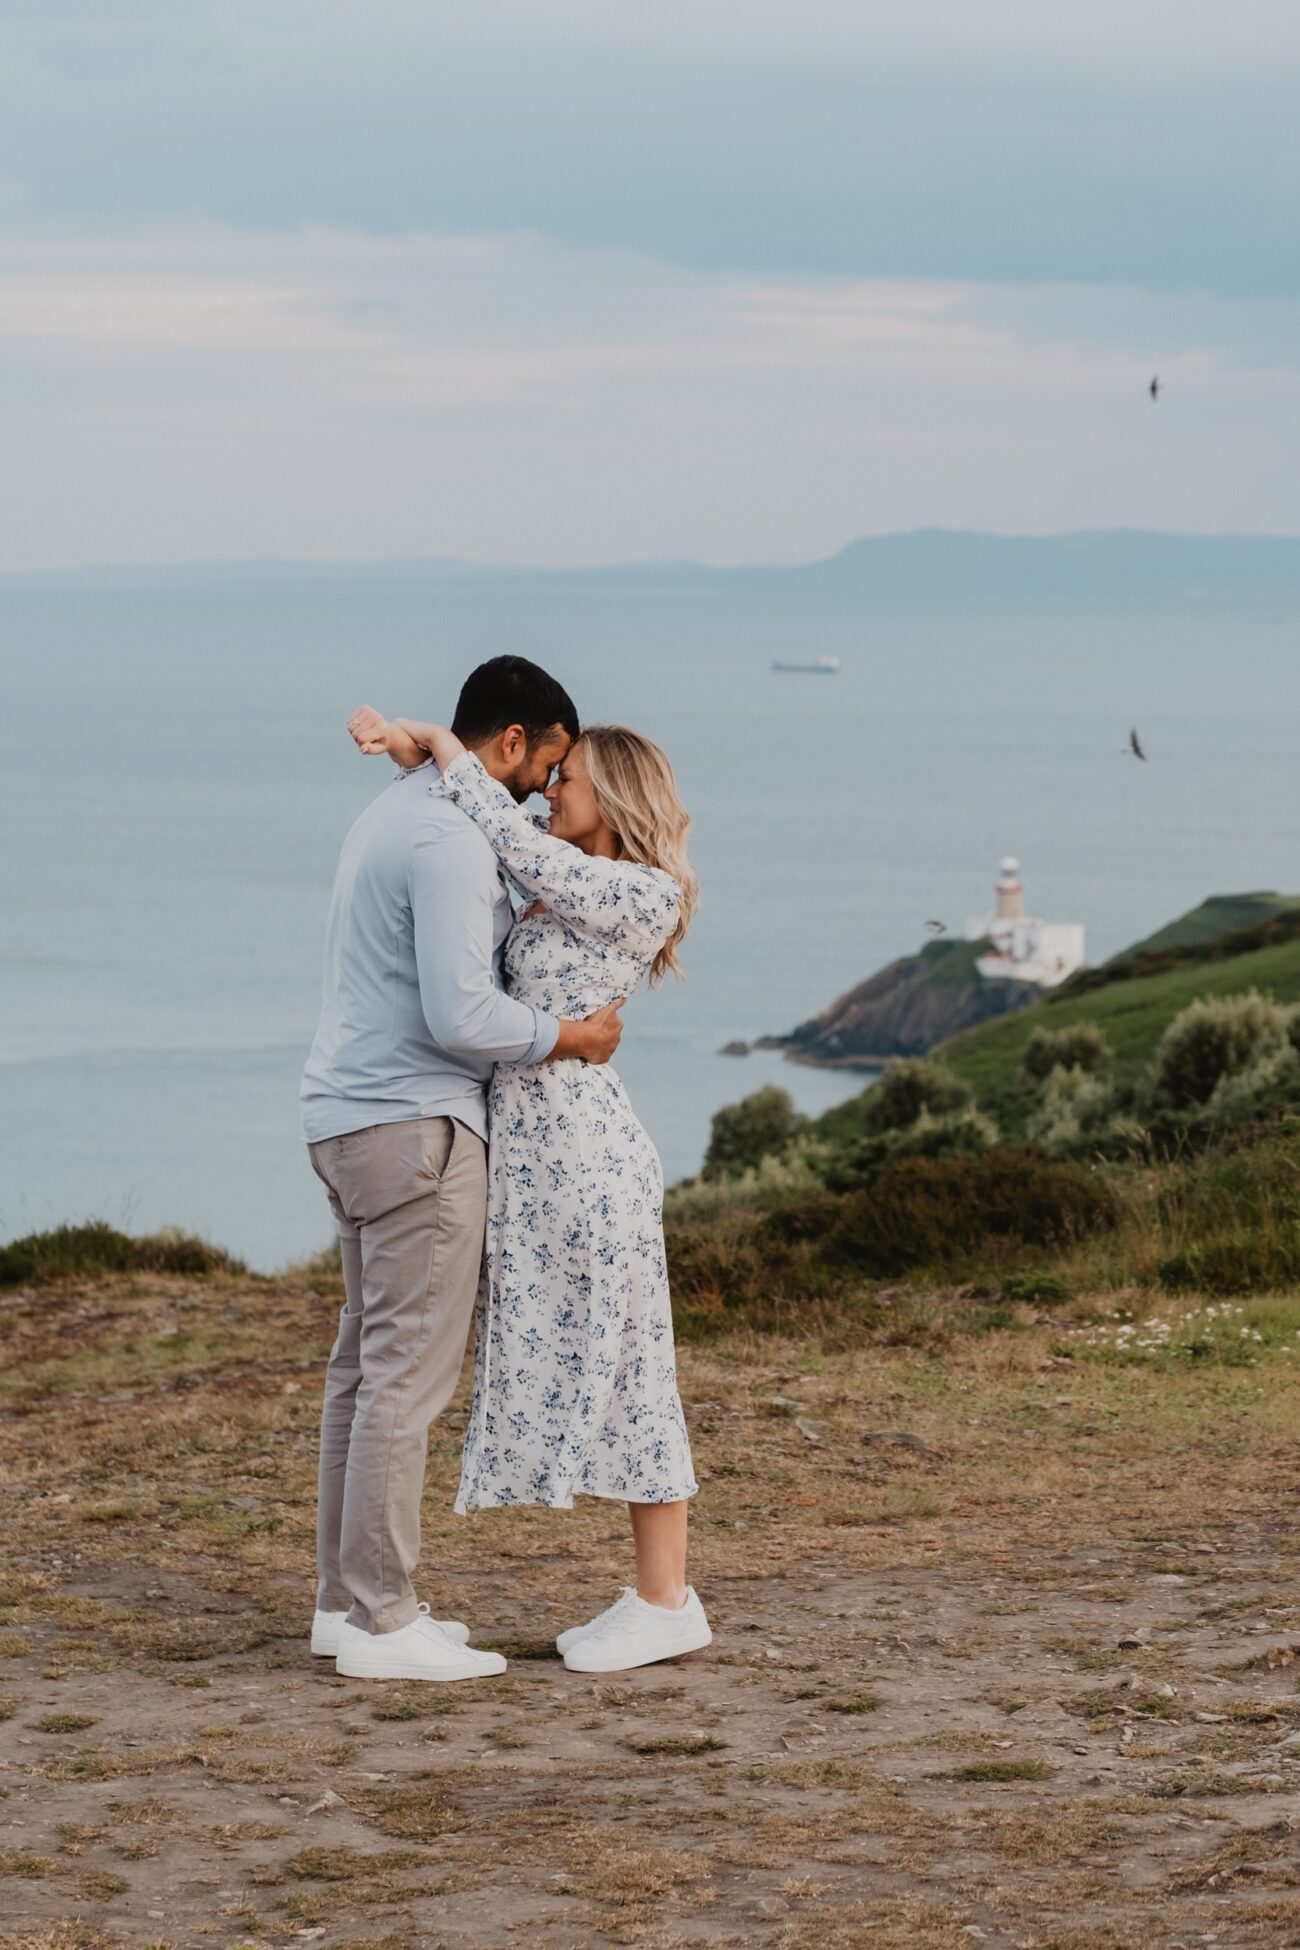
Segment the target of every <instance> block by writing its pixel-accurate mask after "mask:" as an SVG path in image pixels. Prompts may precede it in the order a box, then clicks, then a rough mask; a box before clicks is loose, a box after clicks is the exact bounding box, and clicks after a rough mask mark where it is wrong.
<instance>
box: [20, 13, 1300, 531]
mask: <svg viewBox="0 0 1300 1950" xmlns="http://www.w3.org/2000/svg"><path fill="white" fill-rule="evenodd" d="M1298 108H1300V8H1297V7H1296V6H1295V4H1294V0H1234V4H1233V5H1231V6H1229V5H1227V4H1226V0H1144V4H1143V5H1142V6H1141V7H1134V6H1133V5H1132V0H1125V4H1119V0H1090V4H1089V6H1088V7H1086V8H1083V7H1080V6H1079V5H1078V4H1077V0H1071V3H1070V4H1068V5H1066V4H1060V3H1059V0H1036V4H1030V3H1029V0H891V4H888V5H881V4H875V5H872V4H866V3H864V0H856V3H855V4H847V3H846V0H797V4H796V0H746V4H745V5H743V6H740V5H736V4H733V3H732V0H710V4H709V5H708V6H707V7H703V8H702V7H700V6H699V4H698V0H694V4H691V5H687V4H685V3H684V0H656V4H655V5H654V6H653V7H649V6H640V7H638V6H632V5H628V4H626V0H625V3H624V4H610V0H553V3H548V0H473V4H438V0H364V3H363V0H330V4H329V5H328V6H321V5H320V4H319V0H310V4H308V0H202V4H200V3H199V0H134V3H133V0H41V4H40V5H39V6H37V5H35V4H32V3H31V0H0V569H35V568H46V567H63V566H73V565H78V564H82V563H98V562H162V561H196V560H207V559H217V560H221V559H231V558H240V557H249V556H253V557H259V558H265V557H273V556H296V557H306V558H321V559H337V558H345V559H358V558H369V557H384V556H407V555H439V556H460V557H465V558H468V559H472V560H477V561H494V560H497V561H533V562H547V563H581V562H599V561H610V560H630V559H642V558H665V557H691V558H694V559H697V560H704V561H717V562H724V561H733V562H742V561H774V560H775V561H793V560H804V559H808V558H810V557H815V556H819V555H825V554H829V553H831V552H832V551H833V550H835V549H836V548H838V547H840V546H842V545H843V544H844V543H845V542H847V541H849V540H850V539H852V538H853V537H855V536H857V535H861V534H872V533H881V532H889V531H893V530H898V529H906V528H913V527H920V526H944V527H964V528H980V529H989V530H994V531H997V532H1002V533H1041V532H1046V531H1052V530H1058V529H1068V528H1080V527H1117V526H1140V527H1158V528H1173V529H1183V530H1192V531H1209V532H1221V531H1262V532H1269V533H1294V532H1298V531H1300V469H1297V468H1296V466H1295V464H1294V455H1295V453H1296V451H1297V446H1298V436H1300V329H1298V328H1300V229H1298V227H1297V225H1296V223H1295V221H1294V214H1293V213H1294V210H1295V208H1296V207H1297V205H1298V204H1300V114H1298V113H1297V109H1298ZM1157 371H1158V372H1159V373H1160V375H1161V379H1162V382H1163V384H1164V388H1165V390H1164V393H1163V395H1162V397H1161V399H1160V401H1159V402H1158V403H1157V404H1154V405H1153V403H1152V402H1151V400H1150V399H1149V397H1148V395H1147V392H1146V387H1147V383H1148V381H1149V379H1150V377H1151V375H1152V373H1153V372H1157Z"/></svg>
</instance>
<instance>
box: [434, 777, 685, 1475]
mask: <svg viewBox="0 0 1300 1950" xmlns="http://www.w3.org/2000/svg"><path fill="white" fill-rule="evenodd" d="M431 790H435V791H436V790H443V791H445V792H446V793H447V794H448V796H449V797H450V798H452V799H453V800H454V801H455V803H456V804H457V805H458V806H459V807H460V808H461V810H462V811H463V812H464V813H466V814H468V816H469V818H471V819H472V820H473V821H474V823H475V825H476V826H477V827H478V828H479V830H480V831H481V832H482V833H483V834H484V835H485V836H486V838H487V839H488V840H489V841H490V842H491V845H492V846H493V848H494V850H495V851H496V854H497V856H498V858H499V859H500V861H501V863H502V865H503V867H504V868H505V871H506V872H507V874H509V876H510V878H511V879H512V880H513V881H514V882H515V883H516V885H517V886H518V887H519V888H520V889H521V890H522V891H523V892H524V893H525V894H526V895H527V896H528V897H529V899H530V900H540V901H543V902H544V903H545V907H546V911H545V912H544V913H540V914H536V915H532V916H530V917H529V918H528V919H526V920H520V921H518V922H516V924H515V927H514V929H513V931H512V933H511V935H510V938H509V940H508V941H507V943H506V950H505V966H506V979H507V985H508V987H509V989H510V992H511V993H512V994H513V995H516V996H518V997H519V999H520V1000H521V1001H523V1002H531V1003H534V1004H536V1006H537V1007H538V1008H541V1009H545V1010H547V1011H549V1013H550V1014H552V1015H555V1016H564V1017H568V1018H570V1019H575V1018H578V1017H581V1016H589V1015H590V1014H591V1013H592V1012H593V1010H596V1009H600V1008H603V1007H604V1006H605V1004H606V1003H609V1002H614V1001H616V1000H617V999H618V998H619V997H620V996H630V995H631V994H632V992H633V990H634V989H635V988H636V987H637V986H638V984H639V983H640V981H641V978H642V977H643V976H644V974H645V973H646V971H647V969H648V968H649V966H650V963H651V961H652V960H653V959H654V957H655V955H656V954H657V953H658V952H659V949H660V948H661V947H662V946H663V944H664V942H665V941H666V940H667V939H668V937H669V935H670V934H671V933H672V931H673V929H674V928H675V927H676V925H677V916H678V902H679V892H678V888H677V883H676V881H675V880H674V879H673V877H672V875H671V874H668V873H665V872H663V871H661V870H660V869H659V868H657V867H644V866H640V865H638V864H636V863H635V862H632V861H625V860H601V859H594V858H591V857H590V856H589V855H587V854H585V853H582V852H580V851H579V849H578V848H577V847H574V846H570V845H569V844H568V843H567V842H566V841H563V840H555V839H552V838H551V837H550V835H549V834H548V833H546V832H545V831H544V830H543V828H542V826H541V825H540V824H539V823H538V821H537V819H536V818H535V817H534V816H533V815H531V814H529V813H527V812H525V811H524V809H523V808H522V807H521V806H519V805H517V804H516V803H515V801H514V799H512V798H511V796H510V794H509V793H508V792H507V791H506V789H505V788H504V786H501V785H499V784H498V783H497V782H496V780H495V779H493V778H492V777H491V776H490V774H489V773H487V772H486V771H485V770H484V769H483V766H482V765H481V763H480V762H479V760H478V759H477V758H476V757H475V755H474V754H473V753H472V752H465V753H463V754H462V755H461V756H460V757H458V758H457V759H456V760H455V761H454V762H453V763H452V764H451V765H449V766H448V767H447V769H446V771H445V772H444V773H443V774H442V778H441V782H440V784H439V785H434V786H432V787H431ZM489 1122H490V1129H491V1138H490V1144H489V1150H488V1223H487V1252H486V1258H485V1262H484V1274H483V1280H482V1282H481V1284H480V1288H479V1298H478V1310H477V1334H476V1340H475V1353H474V1396H473V1403H472V1406H471V1409H470V1418H469V1429H468V1432H467V1434H466V1437H465V1452H464V1456H463V1459H462V1464H461V1479H460V1489H459V1492H458V1494H457V1497H456V1509H457V1510H458V1511H461V1512H464V1511H467V1510H475V1509H481V1508H485V1507H488V1506H493V1505H500V1504H512V1503H545V1504H551V1505H554V1506H556V1507H558V1508H561V1509H571V1508H572V1505H573V1497H574V1493H575V1491H576V1492H580V1493H582V1494H585V1495H588V1496H607V1497H615V1498H618V1499H619V1500H620V1501H627V1502H630V1503H675V1502H677V1501H678V1499H679V1498H682V1497H688V1496H693V1495H694V1494H695V1492H696V1489H697V1488H698V1485H697V1483H696V1481H695V1473H694V1470H693V1468H692V1465H691V1448H690V1440H689V1438H688V1436H687V1433H686V1423H685V1419H684V1417H683V1415H682V1404H681V1398H680V1396H679V1395H678V1392H677V1374H676V1366H675V1361H674V1352H673V1320H672V1308H671V1304H670V1301H669V1295H668V1267H667V1263H666V1260H665V1257H664V1234H663V1188H664V1187H663V1169H662V1166H661V1164H660V1161H659V1153H658V1152H657V1151H656V1149H655V1147H654V1144H653V1143H652V1142H651V1139H650V1137H649V1136H648V1135H647V1133H646V1131H645V1130H644V1129H643V1128H642V1126H641V1124H640V1123H639V1121H638V1119H637V1117H636V1115H635V1113H634V1112H633V1109H632V1106H631V1104H630V1102H629V1101H628V1096H627V1092H626V1091H625V1090H624V1088H623V1084H622V1082H621V1080H620V1079H619V1077H618V1076H617V1074H616V1073H615V1071H614V1070H613V1069H612V1068H611V1067H610V1066H609V1065H608V1064H602V1065H594V1064H586V1063H581V1062H578V1061H575V1060H573V1059H568V1060H560V1061H557V1062H552V1063H544V1064H539V1065H536V1066H535V1067H533V1068H531V1069H525V1068H521V1067H520V1066H519V1065H517V1064H508V1063H500V1064H498V1065H497V1068H496V1071H495V1073H494V1076H493V1081H492V1085H491V1088H490V1092H489Z"/></svg>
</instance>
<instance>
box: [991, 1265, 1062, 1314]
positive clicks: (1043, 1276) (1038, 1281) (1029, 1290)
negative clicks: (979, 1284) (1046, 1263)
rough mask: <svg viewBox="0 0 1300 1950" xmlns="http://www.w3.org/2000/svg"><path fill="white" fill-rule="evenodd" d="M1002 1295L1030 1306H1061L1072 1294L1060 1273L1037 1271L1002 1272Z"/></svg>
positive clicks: (1006, 1298)
mask: <svg viewBox="0 0 1300 1950" xmlns="http://www.w3.org/2000/svg"><path fill="white" fill-rule="evenodd" d="M1002 1297H1003V1299H1004V1300H1010V1301H1012V1302H1015V1303H1018V1304H1023V1305H1025V1306H1030V1307H1063V1306H1064V1305H1065V1303H1066V1301H1067V1300H1071V1299H1073V1297H1074V1296H1073V1294H1072V1293H1071V1291H1070V1283H1069V1281H1068V1280H1066V1279H1065V1278H1064V1277H1063V1275H1062V1274H1060V1273H1047V1272H1037V1273H1007V1274H1004V1275H1003V1279H1002Z"/></svg>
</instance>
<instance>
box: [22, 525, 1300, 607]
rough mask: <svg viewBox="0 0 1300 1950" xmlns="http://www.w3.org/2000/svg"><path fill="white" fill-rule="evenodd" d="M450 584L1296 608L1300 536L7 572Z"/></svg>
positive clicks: (1020, 538)
mask: <svg viewBox="0 0 1300 1950" xmlns="http://www.w3.org/2000/svg"><path fill="white" fill-rule="evenodd" d="M313 581H317V582H321V583H338V582H349V583H364V582H380V583H393V584H400V583H405V584H412V583H414V584H429V585H431V586H442V587H446V586H450V585H456V586H459V587H461V588H462V589H464V590H466V591H467V592H468V591H472V590H473V589H475V588H476V587H488V586H490V585H492V584H493V583H500V584H506V583H508V584H511V585H515V586H518V585H520V584H527V583H540V584H545V585H547V586H551V587H564V588H567V589H569V590H571V591H573V592H574V593H580V592H581V591H583V590H589V591H591V592H592V593H593V594H594V593H603V592H617V591H626V590H628V589H631V588H637V589H639V590H641V591H643V592H650V591H654V592H657V593H660V594H663V595H671V594H672V593H674V592H678V593H681V594H688V593H697V592H701V591H708V592H710V593H712V594H714V595H717V596H731V597H733V598H735V599H737V600H740V601H742V602H743V601H744V600H745V599H746V598H752V599H754V600H760V601H764V602H770V601H771V600H773V598H774V597H775V598H785V599H788V600H790V601H791V602H795V603H799V604H805V605H807V604H813V605H816V604H818V603H827V604H831V605H844V604H848V605H851V606H852V605H856V604H857V603H859V602H863V601H866V602H870V603H871V604H872V605H873V606H875V607H886V608H889V607H893V606H895V605H907V606H927V605H928V606H934V607H948V606H951V605H957V604H960V605H972V604H973V605H978V606H980V607H984V608H988V607H990V606H992V607H997V606H999V605H1008V604H1014V605H1037V604H1040V603H1042V604H1049V603H1068V604H1071V605H1107V604H1115V603H1122V604H1137V605H1141V604H1144V603H1146V602H1160V603H1174V604H1186V605H1188V606H1190V607H1193V608H1194V607H1196V606H1197V605H1200V604H1204V603H1214V602H1220V601H1228V600H1232V601H1246V602H1263V603H1268V602H1270V601H1286V602H1291V601H1300V536H1291V535H1184V534H1171V533H1167V532H1164V531H1161V530H1150V529H1089V530H1079V531H1076V532H1069V533H1064V534H1057V535H1010V536H1008V535H991V534H984V533H980V532H978V531H973V530H962V529H941V528H923V529H915V530H909V531H906V532H900V533H898V534H890V535H873V536H864V537H862V538H861V539H859V540H857V541H853V542H850V543H848V545H847V546H846V547H844V548H842V549H840V550H838V551H837V552H836V553H835V554H833V555H829V556H825V557H821V558H819V559H816V560H813V561H810V562H803V563H759V564H741V565H737V566H729V567H726V566H724V567H717V566H712V565H708V564H704V563H699V562H690V561H646V562H621V563H609V564H603V565H595V566H588V567H579V568H545V567H536V566H533V567H530V566H528V565H524V564H518V563H506V562H502V563H476V562H465V561H460V560H457V559H455V558H451V557H439V556H428V557H405V558H394V559H392V560H388V561H382V560H381V561H368V562H326V561H322V562H315V561H302V560H263V561H246V562H210V563H203V562H196V563H173V564H160V565H157V566H152V567H151V566H149V565H147V564H146V565H106V566H101V567H87V568H80V569H60V570H44V571H10V572H8V573H6V574H4V575H0V592H3V591H5V590H8V589H15V588H57V587H60V586H75V587H109V588H112V587H141V586H149V585H151V584H157V585H159V586H161V587H169V588H174V587H177V586H190V585H193V586H202V585H204V584H212V583H217V584H238V583H241V582H249V583H260V584H266V583H276V582H291V583H298V584H301V583H304V582H313Z"/></svg>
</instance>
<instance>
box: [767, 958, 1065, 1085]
mask: <svg viewBox="0 0 1300 1950" xmlns="http://www.w3.org/2000/svg"><path fill="white" fill-rule="evenodd" d="M988 946H989V943H987V942H983V941H931V942H928V943H927V944H926V946H925V947H924V948H923V949H922V950H921V952H920V954H918V955H904V956H902V957H900V959H899V960H898V961H891V962H890V963H889V966H888V967H887V968H882V969H881V970H880V971H879V972H878V973H877V974H875V975H871V976H869V977H868V979H867V980H866V981H865V982H859V984H858V986H857V987H856V988H853V989H850V990H849V992H848V994H847V995H842V996H841V997H840V998H839V1000H838V1002H833V1003H832V1004H831V1006H830V1008H829V1009H825V1010H823V1011H822V1013H821V1014H820V1015H818V1016H812V1017H810V1018H809V1020H808V1021H807V1022H802V1023H800V1024H799V1027H798V1028H797V1029H795V1030H794V1031H793V1032H792V1033H791V1034H790V1035H789V1036H784V1037H781V1038H779V1039H774V1040H779V1042H780V1043H781V1045H782V1047H784V1049H785V1051H786V1054H787V1055H788V1056H789V1057H790V1058H791V1060H792V1061H793V1062H796V1063H815V1064H819V1065H822V1066H824V1067H827V1068H833V1069H849V1070H851V1069H871V1068H874V1067H876V1066H878V1065H879V1064H881V1063H884V1062H886V1061H888V1059H889V1058H890V1057H891V1056H923V1055H924V1054H925V1052H926V1050H929V1049H933V1048H934V1046H935V1045H936V1043H941V1042H943V1041H944V1039H945V1038H946V1037H948V1036H952V1035H955V1033H956V1032H957V1030H959V1029H970V1028H973V1027H974V1025H975V1024H976V1023H981V1022H988V1021H989V1020H990V1019H991V1018H992V1017H994V1016H1005V1015H1010V1014H1011V1012H1012V1011H1013V1010H1016V1009H1024V1008H1027V1007H1028V1006H1029V1005H1030V1004H1031V1003H1033V1002H1037V1001H1038V1000H1039V995H1040V991H1039V990H1038V989H1037V988H1035V987H1034V986H1033V985H1032V984H1031V983H1028V982H1008V981H985V980H984V978H983V977H982V976H981V975H979V974H978V973H977V972H976V969H975V958H976V956H977V955H981V954H983V953H984V952H985V950H986V949H987V948H988Z"/></svg>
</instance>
